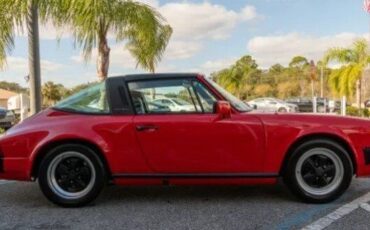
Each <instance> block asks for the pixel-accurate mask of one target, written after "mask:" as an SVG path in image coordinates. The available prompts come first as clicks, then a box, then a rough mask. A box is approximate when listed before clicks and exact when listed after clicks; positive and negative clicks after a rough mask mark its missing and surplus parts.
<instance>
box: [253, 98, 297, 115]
mask: <svg viewBox="0 0 370 230" xmlns="http://www.w3.org/2000/svg"><path fill="white" fill-rule="evenodd" d="M248 104H249V105H251V106H252V107H253V108H254V109H256V110H259V111H265V112H280V113H295V112H299V110H298V106H297V105H295V104H290V103H286V102H285V101H283V100H280V99H277V98H257V99H254V100H252V101H249V102H248Z"/></svg>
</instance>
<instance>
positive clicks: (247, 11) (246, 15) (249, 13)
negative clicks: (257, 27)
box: [239, 5, 262, 21]
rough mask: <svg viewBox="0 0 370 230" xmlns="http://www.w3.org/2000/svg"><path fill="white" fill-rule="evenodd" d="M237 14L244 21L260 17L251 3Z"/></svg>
mask: <svg viewBox="0 0 370 230" xmlns="http://www.w3.org/2000/svg"><path fill="white" fill-rule="evenodd" d="M239 16H240V18H241V19H242V20H244V21H250V20H254V19H257V18H259V17H262V16H261V15H259V14H258V13H257V10H256V7H254V6H251V5H246V6H245V7H244V8H243V9H242V10H241V12H240V13H239Z"/></svg>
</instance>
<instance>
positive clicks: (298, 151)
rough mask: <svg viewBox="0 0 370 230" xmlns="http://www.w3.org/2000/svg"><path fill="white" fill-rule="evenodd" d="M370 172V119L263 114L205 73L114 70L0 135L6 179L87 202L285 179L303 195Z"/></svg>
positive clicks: (316, 196) (60, 200) (327, 193)
mask: <svg viewBox="0 0 370 230" xmlns="http://www.w3.org/2000/svg"><path fill="white" fill-rule="evenodd" d="M354 175H355V176H358V177H364V176H369V175H370V121H369V120H365V119H357V118H350V117H339V116H332V115H329V116H320V115H309V114H286V113H281V114H280V113H257V112H255V111H252V109H251V108H250V107H249V106H248V105H246V104H245V103H243V102H242V101H240V100H239V99H237V98H235V97H234V96H232V95H231V94H229V93H228V92H226V91H225V90H224V89H222V88H221V87H220V86H218V85H217V84H216V83H215V82H213V81H212V80H210V79H208V78H205V77H204V76H202V75H198V74H156V75H152V74H150V75H149V74H148V75H128V76H122V77H111V78H108V79H107V80H106V81H105V82H102V83H97V84H95V85H92V86H91V87H89V88H87V89H84V90H82V91H81V92H79V93H77V94H75V95H73V96H71V97H69V98H67V99H65V100H63V101H61V102H60V103H58V104H57V105H55V106H54V107H52V108H49V109H46V110H44V111H42V112H40V113H38V114H36V115H34V116H32V117H30V118H28V119H26V120H24V121H23V122H22V123H20V124H18V125H16V126H15V127H13V128H11V129H10V130H9V131H7V132H6V134H5V135H4V136H2V137H1V138H0V178H2V179H11V180H22V181H35V180H37V181H38V183H39V185H40V188H41V190H42V192H43V193H44V194H45V196H46V197H47V198H48V199H49V200H50V201H52V202H54V203H56V204H58V205H62V206H66V207H73V206H81V205H84V204H87V203H89V202H91V201H93V200H94V199H95V198H96V197H97V196H98V194H99V193H100V192H101V190H102V189H103V187H104V186H105V185H106V184H107V183H108V182H111V183H114V184H119V185H161V184H164V185H195V184H202V185H227V184H234V185H246V184H267V183H274V182H276V180H277V179H278V178H279V177H282V178H283V179H284V181H285V183H286V185H287V186H288V187H289V188H290V189H291V191H292V192H293V193H294V194H296V195H297V196H298V197H300V198H302V199H303V200H304V201H306V202H314V203H323V202H329V201H332V200H334V199H336V198H338V197H339V196H340V195H341V194H342V193H343V192H344V191H345V190H346V189H347V188H348V186H349V185H350V183H351V180H352V178H353V176H354Z"/></svg>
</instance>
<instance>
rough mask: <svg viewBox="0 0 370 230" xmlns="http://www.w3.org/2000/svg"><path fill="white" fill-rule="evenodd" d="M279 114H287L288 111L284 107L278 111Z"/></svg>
mask: <svg viewBox="0 0 370 230" xmlns="http://www.w3.org/2000/svg"><path fill="white" fill-rule="evenodd" d="M278 112H279V113H286V112H288V110H287V109H286V108H284V107H281V108H279V109H278Z"/></svg>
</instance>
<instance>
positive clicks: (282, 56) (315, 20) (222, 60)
mask: <svg viewBox="0 0 370 230" xmlns="http://www.w3.org/2000/svg"><path fill="white" fill-rule="evenodd" d="M141 1H142V2H145V3H147V4H149V5H151V6H153V7H155V8H156V9H157V10H158V11H159V12H160V13H161V14H162V15H163V16H164V17H165V18H166V19H167V21H168V23H169V24H171V26H172V27H173V29H174V34H173V37H172V38H171V41H170V44H169V47H168V49H167V51H166V53H165V56H164V58H163V60H162V62H161V63H160V64H159V66H158V68H157V71H158V72H189V71H191V72H203V73H205V74H209V73H210V72H213V71H216V70H219V69H221V68H224V67H227V66H229V65H230V64H232V63H233V62H234V61H235V60H236V59H237V58H239V57H241V56H242V55H247V54H249V55H252V56H253V57H254V58H255V59H256V61H257V63H258V64H259V65H260V66H261V67H262V68H268V67H269V66H270V65H272V64H275V63H281V64H283V65H286V64H287V63H289V60H290V59H291V58H292V56H293V55H303V56H306V57H307V58H309V59H313V60H318V59H319V58H320V57H321V56H322V55H323V53H324V51H325V50H326V49H327V48H329V47H333V46H348V45H350V44H351V43H352V42H353V40H355V39H356V38H359V37H365V38H366V37H368V35H367V33H368V31H369V26H370V18H369V16H368V15H367V14H366V13H365V12H364V11H363V9H362V0H208V1H196V0H188V1H169V0H141ZM55 36H56V31H55V29H54V28H53V27H52V25H51V24H47V25H44V26H42V27H41V28H40V37H41V58H42V80H43V82H46V81H54V82H57V83H62V84H64V85H66V86H68V87H71V86H74V85H76V84H80V83H84V82H88V81H94V80H95V79H96V73H95V52H94V53H93V55H92V59H91V61H89V62H88V63H85V62H84V61H83V60H82V58H81V56H80V52H81V51H80V50H78V49H76V48H75V47H74V45H73V38H72V37H71V35H70V33H69V31H68V30H65V31H64V32H63V35H62V39H61V41H60V43H58V42H57V41H56V40H55ZM110 37H111V38H110V41H109V42H110V46H111V48H112V51H111V52H112V53H111V68H110V75H121V74H127V73H138V72H143V70H141V69H136V68H135V67H136V65H135V61H134V60H133V59H132V58H131V57H130V55H129V53H128V52H127V51H125V50H124V43H119V44H116V43H115V42H114V39H113V37H114V35H113V34H112V35H111V36H110ZM15 47H16V48H15V49H14V50H13V52H12V53H11V54H10V55H9V58H8V67H7V69H6V70H5V71H3V72H0V81H1V80H6V81H13V82H17V83H20V84H22V85H26V82H25V80H24V76H25V75H27V72H28V71H27V38H26V37H25V36H24V35H22V34H19V35H17V37H16V44H15Z"/></svg>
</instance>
